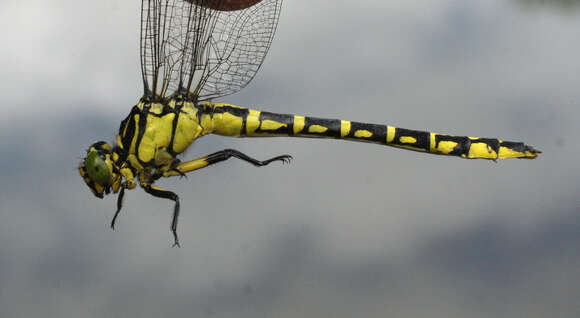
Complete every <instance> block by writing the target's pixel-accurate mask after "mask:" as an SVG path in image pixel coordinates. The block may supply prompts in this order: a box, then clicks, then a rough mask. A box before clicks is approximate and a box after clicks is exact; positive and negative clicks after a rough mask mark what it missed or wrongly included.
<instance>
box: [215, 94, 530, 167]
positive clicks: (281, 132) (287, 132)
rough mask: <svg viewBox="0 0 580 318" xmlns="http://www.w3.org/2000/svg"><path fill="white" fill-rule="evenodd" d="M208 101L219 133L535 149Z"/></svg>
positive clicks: (481, 152) (473, 154)
mask: <svg viewBox="0 0 580 318" xmlns="http://www.w3.org/2000/svg"><path fill="white" fill-rule="evenodd" d="M212 106H213V107H212V109H213V117H212V125H213V133H216V134H219V135H224V136H233V137H269V136H272V137H275V136H286V137H305V138H332V139H344V140H351V141H358V142H369V143H376V144H382V145H387V146H393V147H398V148H404V149H408V150H414V151H420V152H427V153H432V154H440V155H450V156H458V157H461V158H466V159H491V160H495V159H502V158H528V159H533V158H535V157H537V155H538V153H540V151H538V150H536V149H534V148H533V147H531V146H528V145H525V144H524V143H521V142H511V141H502V140H499V139H495V138H478V137H467V136H450V135H443V134H437V133H432V132H428V131H419V130H411V129H405V128H398V127H394V126H388V125H378V124H369V123H361V122H355V121H348V120H340V119H328V118H317V117H309V116H299V115H292V114H278V113H271V112H264V111H258V110H254V109H248V108H244V107H239V106H234V105H229V104H213V105H212Z"/></svg>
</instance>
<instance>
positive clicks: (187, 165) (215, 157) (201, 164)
mask: <svg viewBox="0 0 580 318" xmlns="http://www.w3.org/2000/svg"><path fill="white" fill-rule="evenodd" d="M232 157H234V158H238V159H241V160H243V161H246V162H249V163H251V164H253V165H254V166H256V167H262V166H266V165H268V164H270V163H271V162H273V161H282V163H290V160H292V156H290V155H281V156H276V157H273V158H270V159H267V160H263V161H261V160H257V159H254V158H252V157H250V156H248V155H246V154H244V153H241V152H239V151H237V150H234V149H225V150H222V151H218V152H215V153H212V154H210V155H207V156H203V157H200V158H197V159H194V160H190V161H186V162H182V163H180V164H179V165H177V166H176V167H175V168H174V169H171V170H170V171H167V172H165V173H164V174H163V176H164V177H172V176H179V175H183V174H185V173H187V172H191V171H194V170H198V169H201V168H205V167H207V166H209V165H212V164H215V163H218V162H221V161H225V160H228V159H230V158H232Z"/></svg>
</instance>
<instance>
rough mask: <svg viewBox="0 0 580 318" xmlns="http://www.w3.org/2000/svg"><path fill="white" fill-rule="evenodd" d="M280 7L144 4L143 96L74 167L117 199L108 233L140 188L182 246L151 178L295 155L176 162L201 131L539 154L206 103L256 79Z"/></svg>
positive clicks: (179, 0) (228, 152)
mask: <svg viewBox="0 0 580 318" xmlns="http://www.w3.org/2000/svg"><path fill="white" fill-rule="evenodd" d="M281 6H282V0H142V3H141V40H140V57H141V73H142V78H143V96H142V97H141V98H140V99H139V101H138V102H137V104H136V105H134V106H133V107H132V109H131V111H130V113H129V115H128V116H127V117H126V118H125V119H124V120H123V121H122V122H121V125H120V127H119V132H118V134H117V136H116V141H115V143H114V144H113V145H111V144H109V143H107V142H104V141H98V142H95V143H93V144H92V145H91V146H90V147H89V148H88V150H87V151H86V156H85V157H84V158H83V159H82V161H81V163H80V165H79V167H78V170H79V173H80V175H81V177H82V178H83V180H84V182H85V183H86V184H87V186H88V187H89V188H90V190H91V191H92V193H93V194H94V195H95V196H96V197H98V198H103V197H104V195H105V194H110V193H118V197H117V210H116V211H115V214H114V216H113V219H112V221H111V224H110V226H111V228H112V229H114V228H115V221H116V220H117V217H118V216H119V212H120V211H121V208H122V205H123V197H124V195H125V190H131V189H134V188H135V187H136V186H137V183H138V184H139V185H140V187H141V188H143V190H144V191H145V192H147V193H149V194H150V195H152V196H154V197H157V198H163V199H169V200H172V201H173V202H174V207H173V217H172V221H171V232H172V234H173V246H179V239H178V234H177V223H178V219H179V212H180V200H179V196H178V195H177V194H176V193H174V192H172V191H169V190H166V189H163V188H160V187H158V186H155V185H154V183H155V181H156V180H159V179H160V178H170V177H176V176H185V175H186V174H187V173H189V172H193V171H196V170H199V169H202V168H205V167H208V166H211V165H214V164H216V163H218V162H222V161H225V160H228V159H230V158H237V159H240V160H243V161H246V162H248V163H250V164H252V165H254V166H258V167H261V166H266V165H268V164H270V163H272V162H281V163H282V164H284V163H289V162H290V160H291V159H292V157H291V156H290V155H288V154H283V155H279V156H276V157H273V158H269V159H266V160H258V159H255V158H253V157H251V156H249V155H246V154H244V153H242V152H240V151H237V150H234V149H224V150H221V151H217V152H215V153H212V154H209V155H205V156H202V157H199V158H196V159H193V160H188V161H181V160H180V159H178V156H179V155H180V154H182V153H183V152H184V151H185V150H186V149H187V148H188V147H189V146H190V145H191V144H192V143H193V142H194V141H195V140H197V139H198V138H201V137H203V136H205V135H208V134H217V135H222V136H229V137H271V136H279V137H302V138H332V139H342V140H349V141H357V142H366V143H374V144H379V145H386V146H393V147H398V148H403V149H407V150H413V151H419V152H424V153H429V154H438V155H447V156H456V157H460V158H466V159H478V158H479V159H490V160H497V159H503V158H525V159H533V158H536V157H537V156H538V154H539V153H541V152H540V151H539V150H537V149H535V148H534V147H532V146H529V145H526V144H524V143H522V142H512V141H504V140H500V139H495V138H478V137H467V136H450V135H445V134H438V133H432V132H428V131H419V130H412V129H405V128H398V127H394V126H389V125H384V124H371V123H362V122H355V121H349V120H339V119H329V118H317V117H311V116H302V115H294V114H279V113H272V112H267V111H260V110H256V109H252V108H247V107H241V106H236V105H232V104H227V103H217V102H215V103H214V102H212V100H213V99H216V98H220V97H224V96H227V95H230V94H233V93H236V92H238V91H239V90H241V89H242V88H244V87H245V86H246V85H248V83H249V82H250V81H251V80H252V79H253V77H254V76H255V75H256V73H257V72H258V70H259V68H260V66H261V65H262V62H263V61H264V58H265V57H266V54H267V53H268V50H269V48H270V45H271V43H272V39H273V37H274V34H275V32H276V27H277V24H278V18H279V16H280V10H281Z"/></svg>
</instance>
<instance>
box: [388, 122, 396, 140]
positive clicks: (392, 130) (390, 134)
mask: <svg viewBox="0 0 580 318" xmlns="http://www.w3.org/2000/svg"><path fill="white" fill-rule="evenodd" d="M396 132H397V128H395V127H393V126H387V143H388V144H390V143H392V142H393V140H395V133H396Z"/></svg>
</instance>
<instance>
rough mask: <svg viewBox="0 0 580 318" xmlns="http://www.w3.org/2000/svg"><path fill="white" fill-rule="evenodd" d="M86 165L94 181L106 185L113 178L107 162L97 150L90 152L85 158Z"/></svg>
mask: <svg viewBox="0 0 580 318" xmlns="http://www.w3.org/2000/svg"><path fill="white" fill-rule="evenodd" d="M85 167H86V169H87V174H88V175H89V178H91V180H93V181H94V182H96V183H98V184H100V185H102V186H105V185H107V184H109V181H110V180H111V172H110V171H109V168H108V167H107V164H106V163H105V160H103V158H101V156H99V153H98V152H97V151H91V152H89V154H88V156H87V158H86V159H85Z"/></svg>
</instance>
